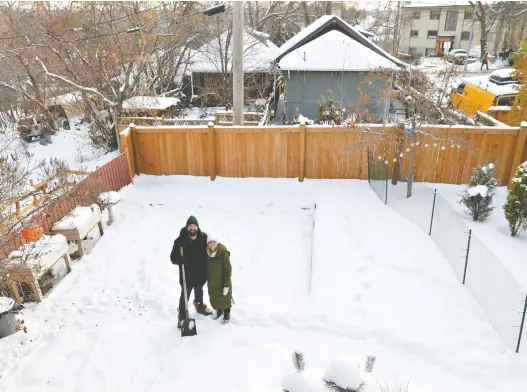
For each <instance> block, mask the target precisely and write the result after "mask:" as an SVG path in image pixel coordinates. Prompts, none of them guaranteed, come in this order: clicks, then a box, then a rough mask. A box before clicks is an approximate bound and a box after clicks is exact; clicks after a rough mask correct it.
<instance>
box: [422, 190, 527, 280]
mask: <svg viewBox="0 0 527 392" xmlns="http://www.w3.org/2000/svg"><path fill="white" fill-rule="evenodd" d="M429 186H431V187H434V188H437V189H438V192H440V193H441V195H443V196H444V197H445V198H446V199H447V200H448V201H449V202H450V204H451V206H452V207H453V208H454V209H455V210H456V211H457V212H458V213H459V215H460V216H461V217H462V218H463V220H464V222H465V223H466V224H467V226H468V227H469V228H470V229H472V232H473V233H474V234H475V235H476V236H477V237H478V238H480V239H481V241H482V242H483V243H484V244H485V245H487V246H488V247H489V248H490V249H491V250H492V252H494V253H495V254H496V256H497V257H498V258H499V260H500V261H501V262H502V263H503V264H504V265H505V267H506V268H507V269H508V270H509V271H510V272H511V274H512V275H513V276H514V278H515V279H516V280H517V281H518V283H519V284H520V285H521V286H522V287H523V288H524V289H525V290H527V263H525V255H526V254H527V233H526V232H525V231H523V232H522V233H521V234H520V235H519V236H517V237H511V235H510V231H509V224H508V222H507V220H506V219H505V212H504V210H503V206H504V205H505V202H506V200H507V193H508V191H507V187H496V188H495V194H494V197H493V205H494V206H495V207H496V208H495V209H494V211H493V213H492V215H491V216H490V217H489V218H488V219H487V220H486V221H484V222H474V221H473V220H472V219H471V218H470V217H469V216H468V215H467V214H465V212H464V208H463V205H460V204H458V203H457V201H459V196H458V195H460V194H461V193H462V186H460V185H450V184H430V185H429Z"/></svg>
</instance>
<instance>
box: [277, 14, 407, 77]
mask: <svg viewBox="0 0 527 392" xmlns="http://www.w3.org/2000/svg"><path fill="white" fill-rule="evenodd" d="M275 62H276V63H279V65H280V68H281V69H282V70H299V71H368V70H372V69H375V68H397V67H401V68H405V67H406V63H404V62H402V61H400V60H399V59H397V58H395V57H393V56H392V55H390V54H389V53H387V52H386V51H384V50H383V49H381V48H380V47H379V46H377V45H376V44H375V43H373V42H372V41H370V40H369V39H368V38H366V37H365V36H364V35H363V34H361V32H359V30H357V29H356V28H354V27H352V26H350V25H349V24H348V23H346V22H345V21H344V20H342V19H341V18H339V17H338V16H335V15H324V16H322V17H321V18H319V19H317V20H316V21H315V22H313V23H312V24H310V25H309V26H307V27H306V28H305V29H303V30H302V31H300V32H299V33H298V34H297V35H295V36H294V37H292V38H291V39H290V40H288V41H287V42H285V43H284V44H283V45H282V46H281V47H280V49H279V50H278V52H277V53H276V57H275Z"/></svg>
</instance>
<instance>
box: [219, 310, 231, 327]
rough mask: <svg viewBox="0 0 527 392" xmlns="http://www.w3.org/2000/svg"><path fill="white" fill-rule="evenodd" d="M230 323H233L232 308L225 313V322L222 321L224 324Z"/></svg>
mask: <svg viewBox="0 0 527 392" xmlns="http://www.w3.org/2000/svg"><path fill="white" fill-rule="evenodd" d="M229 321H231V308H227V309H225V310H224V312H223V320H221V323H222V324H227V323H228V322H229Z"/></svg>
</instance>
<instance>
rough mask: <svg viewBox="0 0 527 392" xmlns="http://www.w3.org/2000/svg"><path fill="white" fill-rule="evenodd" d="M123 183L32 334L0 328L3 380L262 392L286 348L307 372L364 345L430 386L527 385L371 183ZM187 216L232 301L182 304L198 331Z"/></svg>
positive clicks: (481, 389)
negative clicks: (182, 243)
mask: <svg viewBox="0 0 527 392" xmlns="http://www.w3.org/2000/svg"><path fill="white" fill-rule="evenodd" d="M233 194H235V195H236V198H233ZM120 196H121V203H120V204H119V209H118V211H117V212H116V214H115V215H116V217H115V219H116V224H115V225H112V226H111V227H108V228H106V231H105V235H104V236H103V237H102V238H101V240H100V241H99V242H98V244H97V245H96V246H95V247H94V248H93V250H92V251H91V252H90V254H89V255H85V256H84V257H83V258H82V259H80V260H79V261H78V262H76V263H75V264H73V265H72V272H71V273H70V274H68V275H67V276H66V277H65V278H64V279H63V281H62V282H61V283H60V284H59V285H58V286H57V287H55V288H54V289H53V291H52V292H50V294H49V296H48V297H47V298H46V299H45V300H44V301H43V302H42V303H40V304H38V305H37V306H35V307H32V308H31V309H27V310H26V311H25V314H24V318H25V320H26V322H27V323H28V324H30V325H31V328H30V329H29V330H28V333H27V334H23V335H22V334H15V335H12V336H10V337H8V338H5V339H2V340H1V341H0V352H2V356H1V357H0V374H1V375H2V377H1V378H0V390H1V391H2V392H14V391H20V390H23V391H24V392H33V391H42V390H76V391H79V392H83V391H94V390H126V391H131V392H134V391H138V392H139V391H152V392H155V391H165V390H168V389H170V390H177V391H185V390H194V391H205V390H215V391H219V392H227V391H232V392H242V391H243V392H245V391H256V392H259V391H260V392H264V391H271V390H277V389H279V388H280V384H281V381H282V379H283V377H284V375H285V374H287V373H288V372H290V371H292V370H293V368H292V364H291V354H292V352H293V351H300V352H303V353H304V354H305V356H306V363H307V364H308V365H309V366H310V367H313V369H327V368H328V367H329V366H330V364H331V361H332V360H333V359H334V358H338V357H340V356H341V355H342V354H346V353H353V355H354V356H355V357H356V358H365V357H366V355H375V356H376V358H377V362H376V365H375V367H374V370H373V373H372V374H371V376H372V377H374V379H375V380H378V381H379V382H381V383H384V381H386V382H390V380H395V379H402V380H411V382H412V385H413V386H414V387H415V388H416V390H422V391H427V392H439V391H445V390H449V391H458V390H459V391H464V392H475V391H477V392H491V391H493V392H494V391H497V390H504V391H505V390H510V391H521V390H526V388H527V379H526V378H525V366H527V357H526V356H525V355H516V354H514V353H512V352H511V351H510V350H508V349H507V348H505V347H504V345H503V343H502V341H501V339H500V338H499V336H498V334H497V333H496V332H495V330H494V329H493V328H492V326H491V325H490V323H489V322H488V319H487V317H486V315H485V314H484V313H483V311H482V310H481V308H480V307H479V306H478V305H477V304H476V302H475V301H474V298H473V297H472V295H471V294H470V293H469V292H468V291H467V290H466V288H465V287H464V286H463V285H461V284H460V283H459V282H458V281H457V279H456V276H455V274H454V273H453V272H452V269H451V267H450V265H449V263H448V261H447V260H446V259H445V258H444V256H443V254H442V253H441V252H440V251H439V250H438V249H437V247H436V246H435V244H434V242H433V241H432V240H431V239H430V238H429V236H427V235H425V234H423V233H422V232H421V231H420V229H419V228H417V227H416V226H415V225H413V224H412V223H410V222H409V221H407V220H406V219H405V218H403V217H402V216H400V215H399V214H398V213H397V212H394V211H392V210H391V208H390V207H386V206H384V205H383V204H382V203H380V201H379V200H378V198H377V197H376V196H375V195H374V193H373V192H372V191H371V189H370V187H369V186H368V183H367V181H359V180H326V181H321V180H305V181H304V182H302V183H299V182H298V180H297V179H253V178H248V179H234V178H217V179H216V180H215V181H213V182H211V181H210V180H209V179H208V178H205V177H191V176H160V177H153V176H147V175H140V176H138V177H136V178H135V179H134V185H131V186H128V187H126V188H124V189H123V190H122V191H121V192H120ZM315 203H316V212H315ZM191 214H193V215H195V216H196V217H197V219H198V220H199V222H200V226H201V227H202V229H203V230H204V231H205V232H207V233H208V232H210V233H214V234H215V235H217V236H218V238H221V239H222V242H224V243H225V245H226V246H227V247H228V249H229V250H230V251H231V262H232V266H233V275H232V276H233V295H234V300H235V305H234V306H233V310H232V315H231V322H230V323H229V324H227V325H222V324H221V323H218V322H217V321H214V320H212V319H211V318H210V317H205V316H202V315H199V314H196V312H195V310H194V308H193V307H191V308H190V317H191V318H195V319H196V327H197V331H198V335H197V336H196V337H191V338H181V336H180V331H179V330H178V329H177V327H176V324H177V306H178V300H179V295H180V287H179V285H178V269H177V268H176V267H174V266H173V265H172V264H171V263H170V261H169V254H170V250H171V247H172V244H173V241H174V239H175V237H176V236H177V235H178V233H179V230H180V228H181V227H182V226H183V225H184V222H185V221H186V219H187V218H188V216H189V215H191ZM314 220H315V221H314ZM397 233H399V234H401V233H402V234H404V238H406V239H407V241H408V244H407V245H404V243H403V242H401V239H400V238H399V237H398V236H397V235H396V234H397ZM192 299H193V298H192V297H191V301H192ZM205 301H206V302H207V303H209V302H208V296H207V290H206V289H205ZM123 353H125V355H123ZM64 369H68V371H67V372H64ZM108 369H111V371H108ZM240 369H243V375H244V376H243V377H240V371H239V370H240ZM203 372H206V377H203V374H204V373H203ZM307 376H309V375H306V377H307ZM320 376H323V372H322V374H320ZM317 377H318V376H317ZM318 379H319V380H320V379H321V377H319V378H318ZM323 390H324V389H323V385H320V386H319V389H318V390H315V391H317V392H322V391H323Z"/></svg>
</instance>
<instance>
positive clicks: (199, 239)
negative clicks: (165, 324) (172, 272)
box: [170, 216, 212, 328]
mask: <svg viewBox="0 0 527 392" xmlns="http://www.w3.org/2000/svg"><path fill="white" fill-rule="evenodd" d="M181 248H183V255H181ZM170 261H171V262H172V264H175V265H179V284H180V285H181V296H180V298H179V308H178V328H181V323H182V322H183V320H185V294H184V291H183V274H182V268H181V266H182V265H184V266H185V280H186V286H187V287H186V288H187V300H189V299H190V294H191V292H192V291H193V290H194V307H195V308H196V311H197V312H198V313H199V314H203V315H205V316H210V315H211V314H212V311H211V310H210V309H209V308H208V307H207V305H205V303H204V302H203V286H204V285H205V283H206V282H207V234H206V233H204V232H202V231H201V229H200V227H199V224H198V220H197V219H196V218H195V217H194V216H190V217H189V218H188V219H187V224H186V226H185V227H183V228H182V229H181V231H180V232H179V237H178V238H176V240H175V241H174V245H173V247H172V252H171V253H170Z"/></svg>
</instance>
